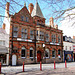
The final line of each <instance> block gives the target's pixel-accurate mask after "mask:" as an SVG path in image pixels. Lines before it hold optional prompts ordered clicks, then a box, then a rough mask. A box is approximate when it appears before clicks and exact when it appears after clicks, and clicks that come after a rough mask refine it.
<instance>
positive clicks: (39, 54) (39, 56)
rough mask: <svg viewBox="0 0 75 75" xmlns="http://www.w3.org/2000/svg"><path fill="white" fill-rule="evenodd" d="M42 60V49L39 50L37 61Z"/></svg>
mask: <svg viewBox="0 0 75 75" xmlns="http://www.w3.org/2000/svg"><path fill="white" fill-rule="evenodd" d="M40 61H41V51H37V62H40Z"/></svg>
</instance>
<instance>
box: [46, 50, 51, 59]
mask: <svg viewBox="0 0 75 75" xmlns="http://www.w3.org/2000/svg"><path fill="white" fill-rule="evenodd" d="M46 52H48V57H46V55H45V57H46V58H50V55H49V54H50V51H49V49H45V53H46Z"/></svg>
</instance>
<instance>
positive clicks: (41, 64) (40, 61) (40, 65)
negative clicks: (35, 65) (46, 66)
mask: <svg viewBox="0 0 75 75" xmlns="http://www.w3.org/2000/svg"><path fill="white" fill-rule="evenodd" d="M40 71H42V63H41V61H40Z"/></svg>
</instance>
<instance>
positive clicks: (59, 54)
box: [58, 50, 61, 58]
mask: <svg viewBox="0 0 75 75" xmlns="http://www.w3.org/2000/svg"><path fill="white" fill-rule="evenodd" d="M60 57H61V51H60V50H58V58H60Z"/></svg>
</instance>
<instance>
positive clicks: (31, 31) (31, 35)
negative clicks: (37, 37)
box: [30, 30, 34, 39]
mask: <svg viewBox="0 0 75 75" xmlns="http://www.w3.org/2000/svg"><path fill="white" fill-rule="evenodd" d="M30 39H34V30H30Z"/></svg>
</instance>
